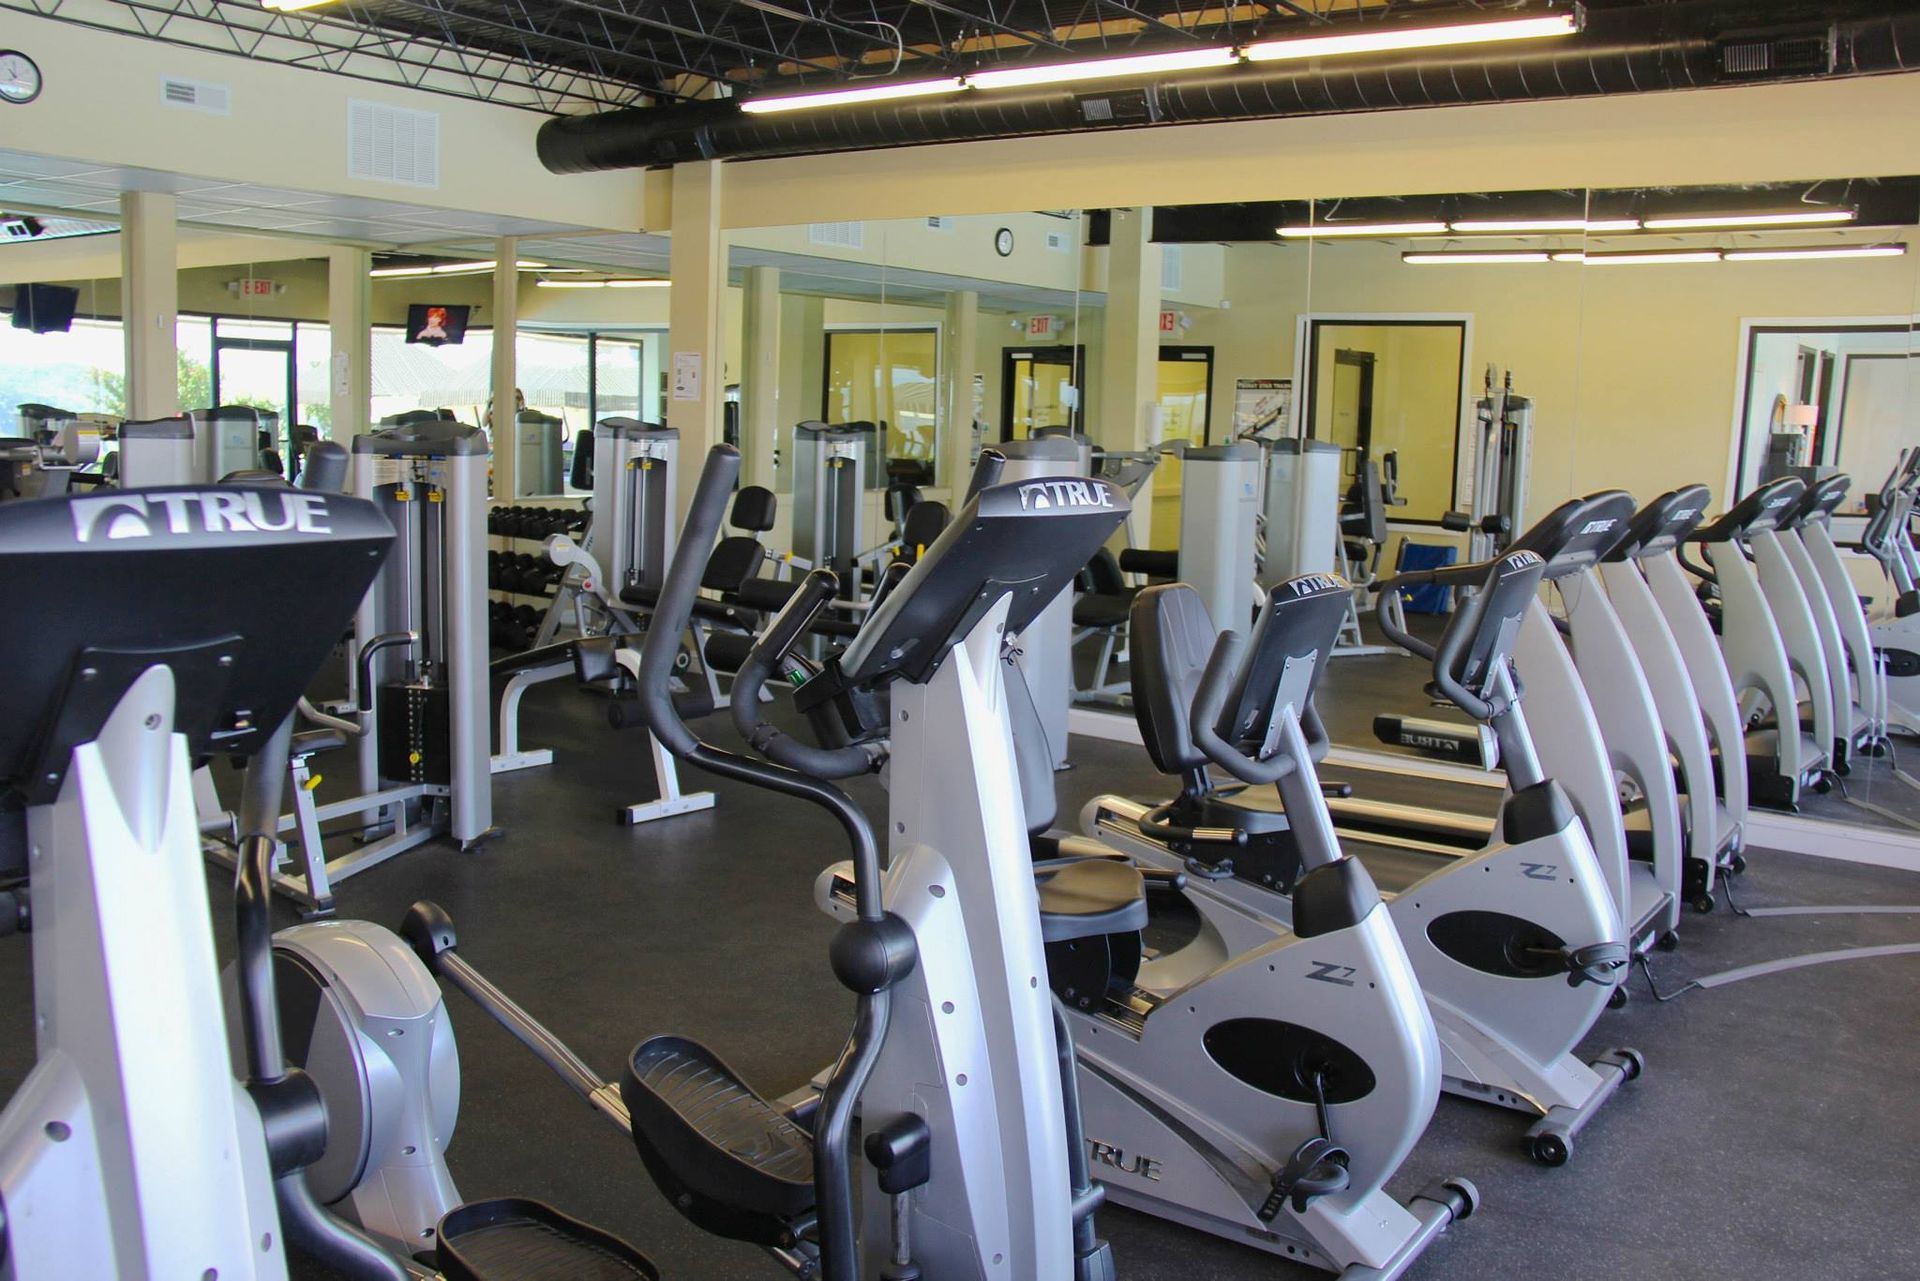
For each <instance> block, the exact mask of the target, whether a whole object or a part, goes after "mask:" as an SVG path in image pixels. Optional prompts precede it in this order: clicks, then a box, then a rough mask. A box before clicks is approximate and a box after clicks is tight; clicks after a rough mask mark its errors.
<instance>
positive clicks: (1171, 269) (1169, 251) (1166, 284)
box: [1160, 245, 1182, 293]
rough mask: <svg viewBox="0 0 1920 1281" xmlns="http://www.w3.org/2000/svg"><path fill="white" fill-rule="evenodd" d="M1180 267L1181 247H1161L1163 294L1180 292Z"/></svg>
mask: <svg viewBox="0 0 1920 1281" xmlns="http://www.w3.org/2000/svg"><path fill="white" fill-rule="evenodd" d="M1180 267H1181V263H1180V246H1179V245H1162V246H1160V291H1161V292H1162V293H1176V292H1178V291H1179V289H1180V281H1181V278H1182V273H1181V270H1180Z"/></svg>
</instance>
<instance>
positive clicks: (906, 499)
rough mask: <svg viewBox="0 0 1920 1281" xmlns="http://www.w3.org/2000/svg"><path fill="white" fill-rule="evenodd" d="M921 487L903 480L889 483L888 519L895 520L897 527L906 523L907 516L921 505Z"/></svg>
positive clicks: (895, 526)
mask: <svg viewBox="0 0 1920 1281" xmlns="http://www.w3.org/2000/svg"><path fill="white" fill-rule="evenodd" d="M919 502H920V488H919V486H917V485H910V484H908V483H907V482H905V481H902V480H895V481H892V482H890V483H889V484H888V485H887V519H888V520H890V521H892V522H893V527H894V528H895V529H900V528H901V527H902V526H904V525H905V524H906V520H907V516H908V515H909V514H910V513H911V512H912V511H913V509H914V508H915V507H916V506H918V505H919Z"/></svg>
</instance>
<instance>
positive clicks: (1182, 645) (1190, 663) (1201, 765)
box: [1128, 586, 1214, 778]
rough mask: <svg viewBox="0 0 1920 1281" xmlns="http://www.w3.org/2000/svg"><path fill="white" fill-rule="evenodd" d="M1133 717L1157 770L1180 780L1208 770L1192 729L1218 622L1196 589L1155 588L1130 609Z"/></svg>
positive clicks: (1130, 676) (1144, 594) (1135, 600)
mask: <svg viewBox="0 0 1920 1281" xmlns="http://www.w3.org/2000/svg"><path fill="white" fill-rule="evenodd" d="M1128 621H1129V626H1130V629H1131V640H1130V641H1129V643H1128V652H1129V653H1130V654H1131V655H1132V660H1133V661H1132V664H1131V667H1130V669H1129V673H1128V675H1129V679H1130V683H1131V685H1132V688H1133V712H1134V718H1135V719H1136V720H1137V721H1138V722H1139V724H1140V738H1141V741H1142V743H1144V744H1145V746H1146V749H1147V755H1148V756H1149V757H1151V758H1152V759H1153V765H1154V768H1155V769H1157V770H1159V771H1160V772H1161V773H1162V774H1171V775H1173V776H1174V777H1175V778H1179V777H1181V776H1183V775H1185V774H1186V773H1187V772H1188V771H1190V770H1197V769H1205V768H1206V766H1207V755H1206V753H1205V752H1203V751H1201V750H1200V748H1199V747H1198V746H1197V745H1195V743H1194V741H1193V731H1192V728H1191V725H1190V720H1191V717H1192V710H1193V700H1194V696H1195V695H1196V694H1198V693H1199V689H1200V678H1201V677H1202V676H1203V675H1204V674H1205V672H1206V668H1207V660H1208V658H1209V657H1210V656H1211V655H1212V653H1213V642H1214V630H1213V620H1212V619H1211V618H1209V617H1208V616H1207V607H1206V604H1205V602H1203V601H1202V600H1201V599H1200V594H1199V593H1198V592H1196V591H1194V590H1193V589H1192V588H1189V587H1183V586H1176V587H1168V588H1155V589H1152V590H1149V591H1144V592H1142V593H1140V594H1139V595H1138V596H1136V597H1135V598H1134V600H1133V604H1132V606H1131V608H1130V610H1129V620H1128Z"/></svg>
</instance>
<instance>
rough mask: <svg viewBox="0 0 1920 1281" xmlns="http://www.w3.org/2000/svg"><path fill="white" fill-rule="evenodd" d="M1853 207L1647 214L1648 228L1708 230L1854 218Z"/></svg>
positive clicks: (1795, 225)
mask: <svg viewBox="0 0 1920 1281" xmlns="http://www.w3.org/2000/svg"><path fill="white" fill-rule="evenodd" d="M1855 216H1856V215H1855V214H1854V211H1853V210H1851V209H1808V210H1804V211H1801V212H1797V213H1752V214H1702V215H1700V216H1698V217H1693V216H1684V217H1672V218H1648V219H1647V220H1646V221H1645V222H1644V223H1642V224H1641V225H1642V226H1644V227H1645V228H1646V229H1647V230H1648V231H1689V230H1692V231H1705V230H1709V229H1711V228H1714V227H1807V226H1815V225H1818V224H1820V223H1829V222H1852V221H1853V220H1854V218H1855Z"/></svg>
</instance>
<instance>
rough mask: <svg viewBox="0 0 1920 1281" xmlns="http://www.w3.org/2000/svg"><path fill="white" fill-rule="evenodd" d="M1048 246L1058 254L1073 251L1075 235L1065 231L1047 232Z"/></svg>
mask: <svg viewBox="0 0 1920 1281" xmlns="http://www.w3.org/2000/svg"><path fill="white" fill-rule="evenodd" d="M1047 248H1049V249H1051V250H1052V251H1053V252H1054V253H1057V254H1064V253H1071V252H1073V237H1072V236H1069V235H1068V234H1067V233H1066V232H1064V231H1049V232H1048V233H1047Z"/></svg>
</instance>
